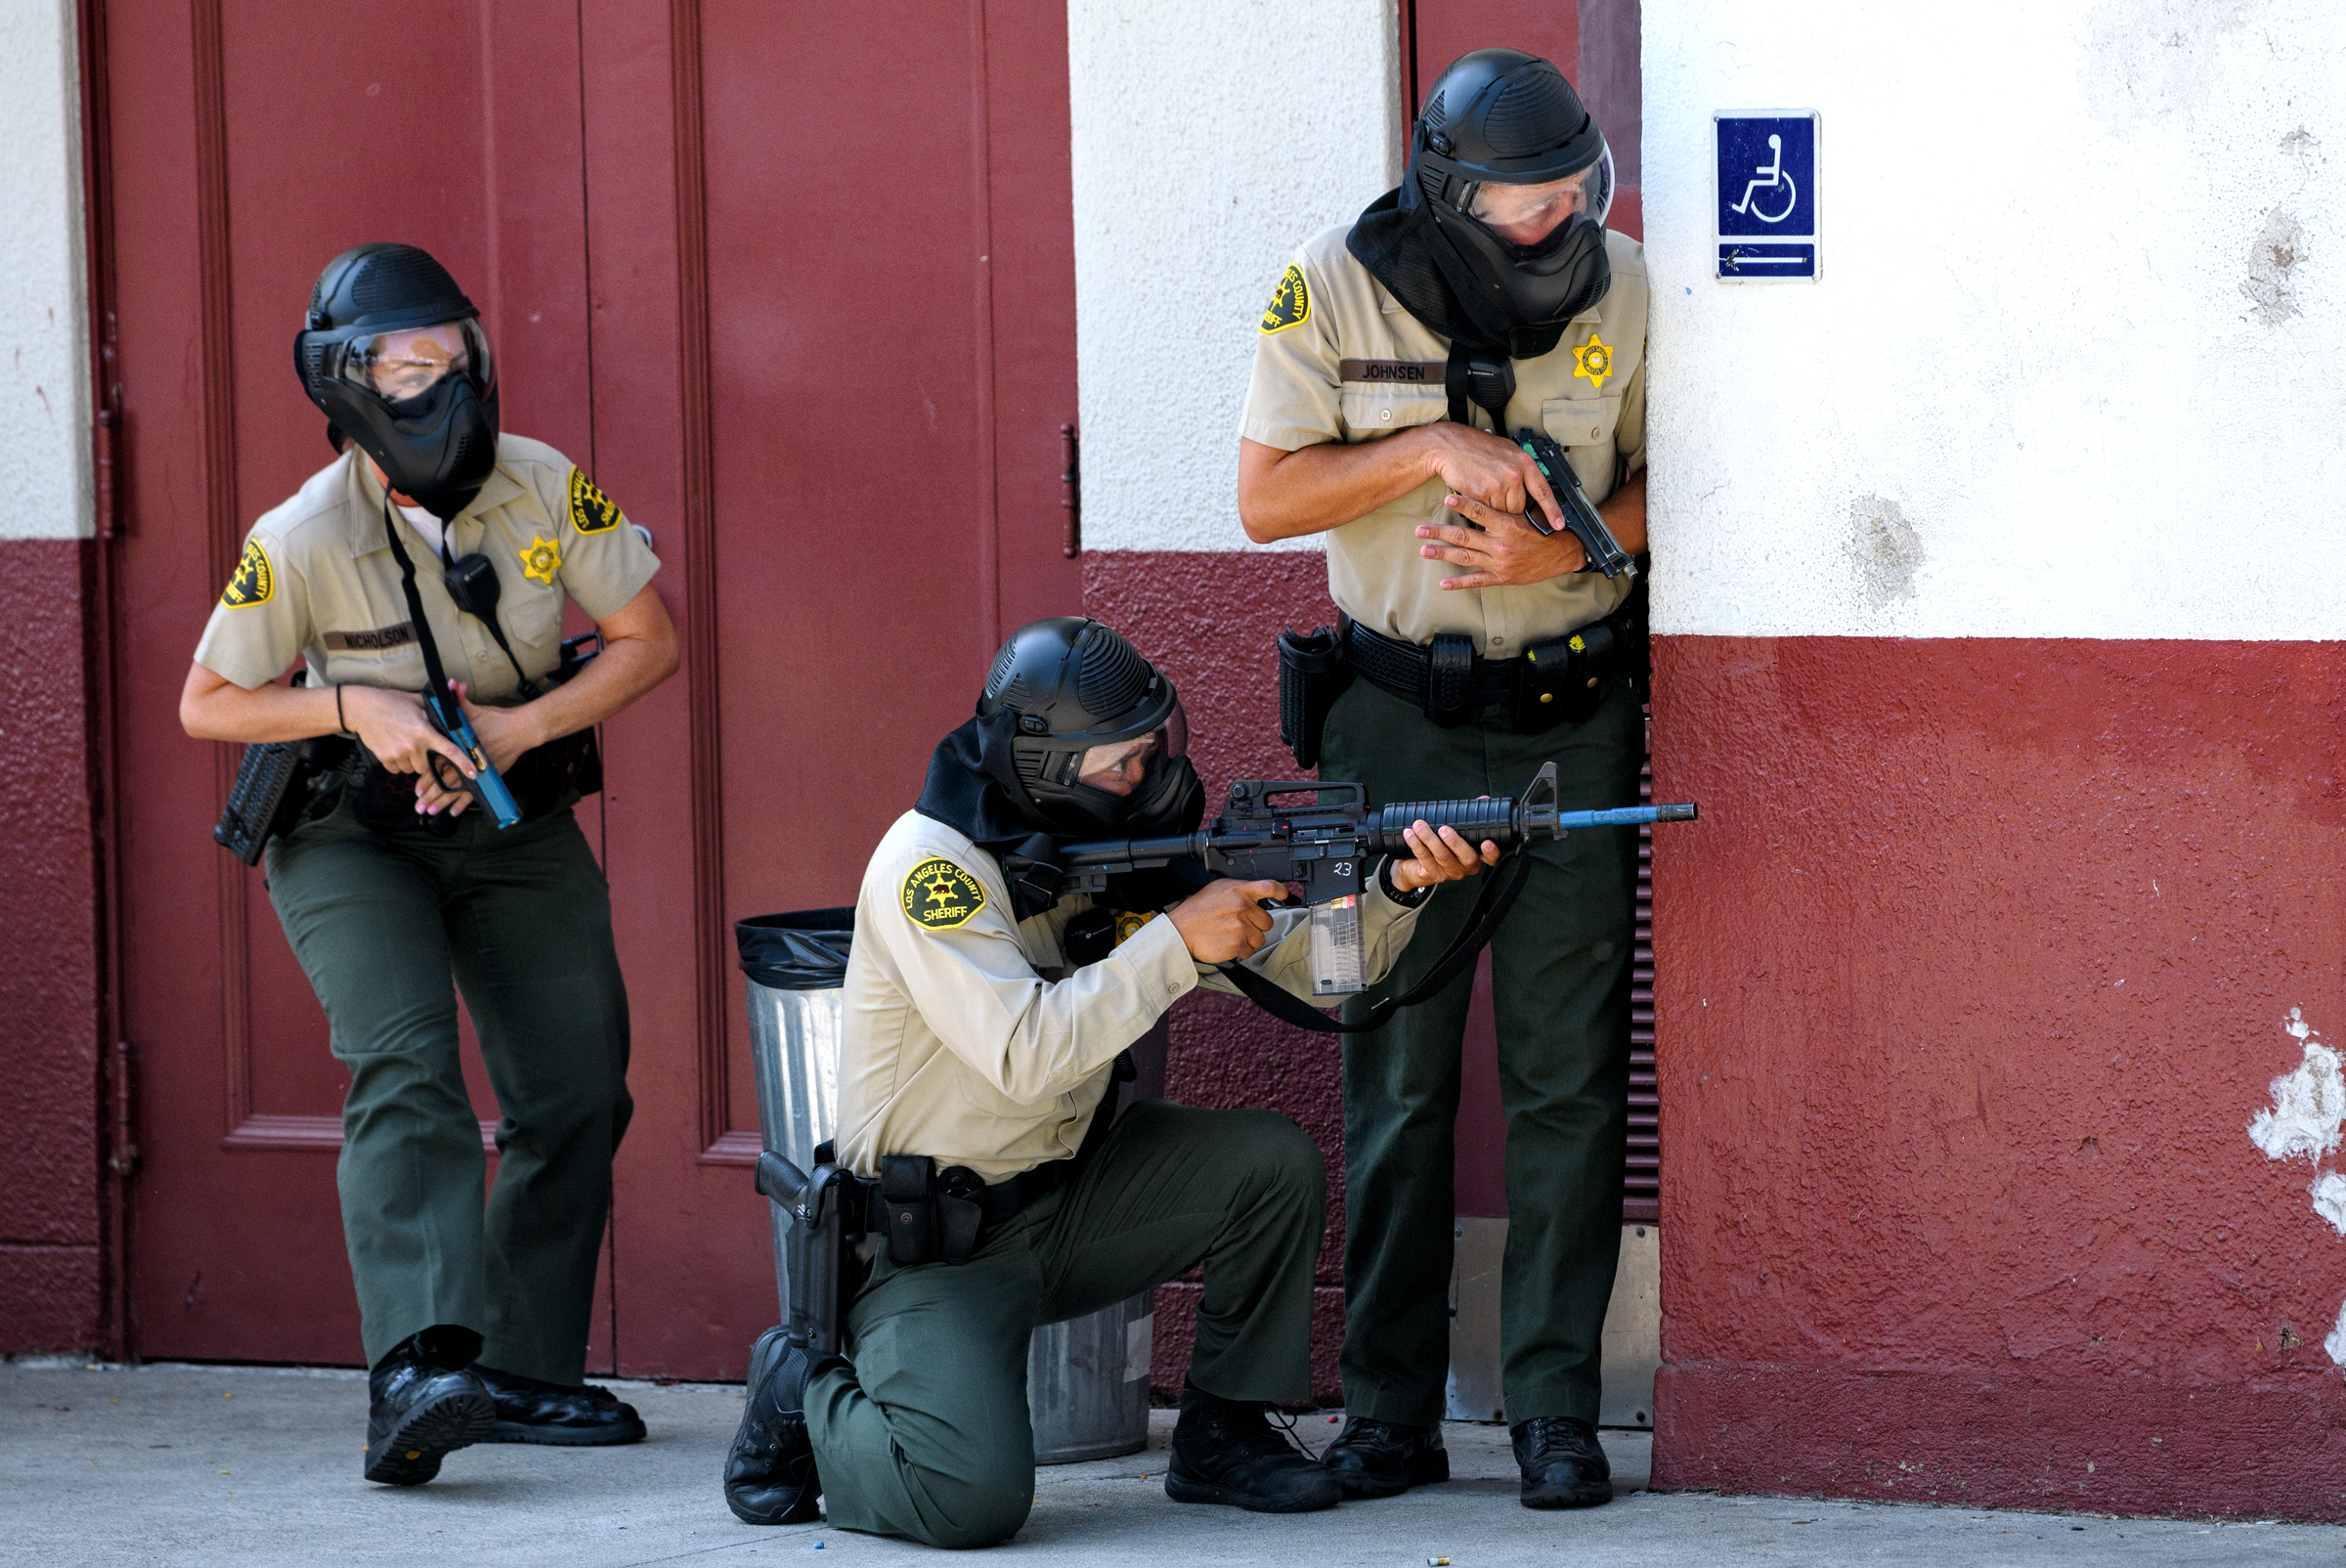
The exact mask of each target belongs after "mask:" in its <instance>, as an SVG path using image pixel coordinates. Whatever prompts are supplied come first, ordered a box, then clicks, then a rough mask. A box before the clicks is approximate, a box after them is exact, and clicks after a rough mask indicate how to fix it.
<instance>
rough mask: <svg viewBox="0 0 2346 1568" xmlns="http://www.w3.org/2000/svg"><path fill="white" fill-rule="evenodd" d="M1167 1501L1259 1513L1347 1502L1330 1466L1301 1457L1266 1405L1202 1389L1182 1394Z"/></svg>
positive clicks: (1167, 1480)
mask: <svg viewBox="0 0 2346 1568" xmlns="http://www.w3.org/2000/svg"><path fill="white" fill-rule="evenodd" d="M1165 1496H1166V1497H1169V1498H1171V1499H1172V1500H1173V1501H1174V1502H1176V1503H1227V1504H1229V1505H1230V1506H1232V1507H1234V1508H1248V1509H1251V1510H1253V1511H1254V1512H1256V1513H1309V1512H1310V1511H1312V1510H1313V1509H1314V1508H1332V1507H1334V1506H1335V1505H1336V1503H1337V1502H1338V1500H1340V1499H1341V1498H1342V1497H1343V1496H1344V1493H1343V1490H1342V1489H1341V1488H1340V1487H1338V1486H1337V1485H1336V1478H1335V1477H1334V1476H1333V1475H1330V1474H1329V1473H1328V1471H1327V1467H1326V1466H1325V1465H1324V1464H1322V1463H1321V1462H1320V1461H1319V1460H1317V1459H1313V1458H1312V1457H1311V1456H1310V1455H1308V1454H1299V1453H1297V1452H1296V1450H1295V1448H1294V1445H1293V1444H1292V1443H1290V1442H1289V1441H1288V1439H1287V1435H1286V1434H1285V1433H1284V1432H1282V1431H1281V1430H1280V1429H1279V1428H1278V1427H1276V1426H1274V1425H1272V1424H1271V1417H1270V1414H1269V1407H1268V1406H1266V1405H1264V1404H1263V1403H1262V1402H1261V1401H1259V1400H1234V1399H1223V1398H1220V1397H1219V1396H1217V1395H1213V1394H1209V1393H1207V1392H1206V1391H1205V1390H1204V1389H1202V1388H1199V1387H1198V1386H1197V1385H1196V1384H1195V1383H1190V1384H1187V1385H1185V1386H1184V1387H1183V1389H1182V1391H1181V1418H1180V1419H1179V1420H1177V1421H1175V1422H1174V1423H1173V1462H1172V1464H1171V1465H1170V1467H1168V1468H1167V1469H1166V1471H1165Z"/></svg>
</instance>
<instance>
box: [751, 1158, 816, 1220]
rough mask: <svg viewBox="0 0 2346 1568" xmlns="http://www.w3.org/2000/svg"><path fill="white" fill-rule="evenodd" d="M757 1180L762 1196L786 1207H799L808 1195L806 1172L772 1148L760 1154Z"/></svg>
mask: <svg viewBox="0 0 2346 1568" xmlns="http://www.w3.org/2000/svg"><path fill="white" fill-rule="evenodd" d="M756 1180H757V1183H758V1192H759V1194H760V1196H761V1197H764V1198H771V1199H773V1200H774V1201H775V1202H777V1203H779V1204H781V1205H782V1206H783V1207H784V1208H788V1209H795V1208H797V1207H798V1206H799V1200H800V1199H801V1198H804V1197H805V1196H806V1173H805V1172H804V1171H803V1170H801V1169H799V1167H798V1166H796V1165H794V1164H792V1163H791V1162H790V1161H789V1160H787V1159H784V1158H783V1157H782V1156H781V1155H780V1154H775V1153H774V1152H773V1151H772V1150H770V1149H769V1150H767V1151H766V1152H765V1153H763V1154H760V1155H759V1156H758V1170H757V1176H756Z"/></svg>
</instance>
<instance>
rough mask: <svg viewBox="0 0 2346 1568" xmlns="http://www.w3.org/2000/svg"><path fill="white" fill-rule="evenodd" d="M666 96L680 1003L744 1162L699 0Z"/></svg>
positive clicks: (713, 1139) (703, 1106)
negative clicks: (687, 938) (671, 125)
mask: <svg viewBox="0 0 2346 1568" xmlns="http://www.w3.org/2000/svg"><path fill="white" fill-rule="evenodd" d="M669 47H670V69H671V70H672V71H673V91H672V94H671V97H672V100H673V105H674V112H675V135H676V314H677V320H676V337H677V342H678V345H679V349H680V353H679V360H680V367H679V369H680V371H681V374H680V377H679V379H680V380H681V382H682V385H681V386H680V387H679V388H678V390H679V392H680V393H681V398H680V400H679V403H678V412H679V413H680V414H682V420H683V427H684V428H683V434H684V440H683V450H682V452H681V453H680V454H678V456H679V457H680V459H681V461H680V463H679V465H678V466H679V468H680V470H681V472H682V475H683V505H684V515H683V518H682V522H683V527H684V629H683V632H682V642H683V650H682V651H683V664H684V685H685V703H686V723H687V729H688V734H689V737H690V750H691V756H690V759H689V762H688V763H687V766H688V769H689V775H690V776H689V779H688V788H689V792H690V795H691V800H692V967H693V975H692V1001H693V1009H692V1011H693V1037H694V1038H693V1043H694V1054H695V1056H696V1058H697V1060H698V1066H699V1084H698V1087H699V1090H700V1094H699V1101H700V1123H701V1124H700V1141H701V1151H702V1153H701V1158H702V1159H703V1160H706V1161H712V1162H715V1163H718V1164H747V1163H751V1162H754V1161H755V1160H756V1159H757V1157H758V1150H757V1140H756V1137H755V1135H754V1134H753V1135H752V1137H751V1139H750V1148H749V1150H748V1152H747V1153H746V1154H744V1153H743V1152H742V1151H741V1150H740V1149H739V1148H738V1147H736V1146H737V1145H738V1144H739V1143H740V1140H739V1139H738V1138H728V1137H727V1134H729V1133H731V1132H732V1131H733V1129H732V1128H731V1127H730V1126H729V1125H727V1123H728V1122H729V1121H730V1119H731V1117H730V1111H729V1110H728V1107H729V1104H730V1089H731V1084H730V1082H729V1079H730V1077H731V1066H730V1064H729V1062H728V1061H727V1058H726V1050H725V1043H726V1030H725V997H726V985H725V965H726V960H727V954H726V951H725V914H724V912H725V857H724V813H723V811H722V809H721V807H722V806H723V782H722V779H723V773H722V768H721V762H722V758H723V751H722V741H721V733H720V729H719V723H718V719H719V706H718V700H717V503H716V496H717V454H716V447H715V443H714V438H713V435H712V431H711V418H710V398H711V396H712V390H711V376H710V364H709V358H710V356H709V183H708V130H707V122H706V120H705V119H704V117H703V115H702V110H701V7H700V0H673V5H672V6H671V7H670V9H669Z"/></svg>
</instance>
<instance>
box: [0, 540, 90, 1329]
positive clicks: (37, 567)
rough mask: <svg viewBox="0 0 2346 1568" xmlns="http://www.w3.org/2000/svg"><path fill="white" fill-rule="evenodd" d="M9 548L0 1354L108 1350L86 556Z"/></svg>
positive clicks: (5, 583) (4, 599)
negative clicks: (104, 1345)
mask: <svg viewBox="0 0 2346 1568" xmlns="http://www.w3.org/2000/svg"><path fill="white" fill-rule="evenodd" d="M93 547H94V546H92V545H90V544H83V543H80V542H77V541H73V540H20V541H11V542H8V543H5V544H0V626H5V627H7V628H8V629H9V641H8V645H7V647H6V650H5V655H4V656H0V769H4V770H5V775H6V777H7V778H8V781H9V787H8V789H7V791H6V792H5V793H4V794H0V844H5V845H7V846H8V852H7V853H6V854H5V855H0V910H4V911H6V916H5V922H6V933H7V936H6V942H7V948H8V957H7V959H6V961H5V962H0V1018H5V1019H6V1020H7V1021H8V1033H7V1039H8V1044H7V1048H6V1051H5V1053H4V1054H0V1126H4V1127H6V1129H7V1134H6V1136H5V1137H0V1193H5V1194H6V1195H7V1199H6V1201H4V1202H0V1354H17V1353H22V1352H26V1351H62V1350H88V1349H93V1348H96V1347H97V1346H98V1345H99V1343H100V1340H101V1333H102V1327H103V1326H102V1321H101V1317H102V1312H101V1303H102V1300H103V1297H102V1294H101V1287H100V1270H99V1251H100V1245H101V1240H102V1239H101V1232H100V1214H99V1147H98V1141H99V1132H100V1129H99V1116H98V1094H99V1090H98V1051H99V1009H100V963H99V941H98V898H97V885H98V884H97V872H98V868H97V856H96V848H95V839H94V837H93V832H92V822H93V815H92V809H91V779H90V748H89V736H88V722H89V719H88V715H89V682H88V677H87V672H86V668H85V665H84V655H83V650H84V646H85V638H84V635H83V629H84V626H85V624H86V620H87V604H88V585H89V576H88V567H89V562H88V553H89V551H90V550H91V549H92V548H93Z"/></svg>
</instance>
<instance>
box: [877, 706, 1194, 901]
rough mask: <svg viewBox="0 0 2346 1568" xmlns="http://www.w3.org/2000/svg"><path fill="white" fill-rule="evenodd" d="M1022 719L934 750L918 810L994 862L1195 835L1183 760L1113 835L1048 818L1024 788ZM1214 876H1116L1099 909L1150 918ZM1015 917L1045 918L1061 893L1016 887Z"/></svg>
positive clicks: (1097, 826)
mask: <svg viewBox="0 0 2346 1568" xmlns="http://www.w3.org/2000/svg"><path fill="white" fill-rule="evenodd" d="M1017 723H1018V715H1017V714H1015V713H1013V712H1011V711H1009V710H1007V709H1005V710H1002V711H1000V712H997V713H995V714H994V715H992V716H991V717H990V718H986V719H970V720H969V721H968V722H966V723H964V724H963V725H962V726H961V727H960V728H958V729H956V730H954V731H953V732H952V733H951V734H949V735H947V736H946V737H945V738H944V739H943V740H941V741H938V742H937V744H936V750H935V751H934V753H932V754H931V756H930V758H929V777H928V781H927V783H926V784H924V785H923V787H922V789H921V798H920V800H919V801H918V802H916V803H915V804H914V806H913V809H914V810H916V811H918V812H920V814H921V815H923V816H925V817H929V818H931V819H932V820H934V821H937V822H942V823H944V824H945V825H946V826H947V827H951V828H955V829H958V830H959V831H960V832H961V833H963V834H964V835H966V836H967V837H968V838H969V840H970V841H971V842H972V843H974V844H976V845H977V847H978V848H979V849H983V850H985V851H986V852H987V853H988V854H991V855H993V856H994V857H995V858H996V859H1005V858H1008V857H1011V856H1014V855H1020V854H1023V855H1024V856H1026V857H1028V858H1038V857H1039V858H1047V855H1048V851H1049V849H1050V848H1051V841H1054V840H1057V841H1060V842H1062V843H1064V842H1068V841H1072V840H1077V839H1096V838H1109V837H1115V838H1152V837H1156V836H1159V835H1164V834H1175V833H1194V832H1195V831H1196V829H1197V824H1198V823H1200V822H1202V821H1203V820H1204V819H1205V786H1204V784H1203V783H1202V782H1201V781H1200V780H1199V779H1198V777H1197V770H1196V769H1195V767H1194V766H1192V765H1191V763H1190V760H1189V759H1188V758H1187V757H1182V758H1177V759H1175V761H1174V762H1172V763H1171V764H1170V765H1168V766H1166V767H1164V768H1162V769H1160V770H1159V771H1158V772H1156V773H1154V774H1152V775H1151V778H1150V780H1149V782H1148V783H1147V784H1145V785H1144V786H1143V791H1142V793H1141V794H1140V795H1138V796H1136V797H1135V798H1134V799H1133V800H1132V802H1131V809H1130V811H1129V812H1128V813H1127V814H1126V815H1125V816H1124V817H1123V818H1122V819H1121V820H1119V821H1118V822H1117V823H1115V824H1114V826H1113V827H1112V829H1111V828H1109V827H1107V826H1103V825H1102V824H1101V823H1100V822H1098V821H1096V820H1093V819H1091V817H1090V815H1089V813H1063V812H1059V811H1048V810H1045V809H1044V808H1043V807H1041V806H1037V805H1036V804H1035V803H1034V801H1033V800H1032V798H1031V797H1029V796H1028V795H1027V793H1026V791H1025V789H1024V787H1023V786H1022V785H1021V783H1020V782H1019V775H1018V766H1017V763H1016V762H1015V761H1014V753H1013V738H1014V737H1015V736H1016V735H1017V733H1018V730H1017ZM1211 877H1212V873H1210V872H1207V871H1205V870H1204V868H1203V867H1202V865H1200V864H1198V863H1197V862H1195V861H1192V862H1186V863H1185V862H1176V863H1175V864H1173V865H1170V866H1167V867H1164V868H1162V869H1161V870H1156V871H1139V872H1128V873H1125V874H1124V875H1122V876H1118V877H1111V878H1110V879H1108V880H1109V887H1108V895H1107V896H1106V897H1104V898H1102V899H1101V902H1102V903H1104V904H1106V905H1107V906H1108V907H1109V908H1111V909H1132V910H1142V911H1154V910H1158V909H1162V908H1163V907H1164V906H1165V905H1166V904H1169V903H1171V902H1173V901H1174V900H1175V899H1177V898H1183V897H1186V896H1188V895H1189V894H1190V893H1195V892H1196V891H1197V889H1198V888H1199V887H1202V886H1203V885H1204V883H1205V882H1206V881H1209V880H1211ZM1013 893H1014V897H1015V901H1016V903H1017V914H1018V918H1019V919H1021V920H1024V919H1026V918H1027V917H1029V916H1031V915H1035V914H1039V913H1041V912H1042V911H1043V910H1044V909H1048V908H1049V907H1050V906H1051V904H1052V903H1053V902H1055V901H1056V899H1057V892H1056V887H1055V886H1053V885H1051V884H1050V883H1049V880H1048V879H1046V881H1045V883H1044V884H1042V885H1037V884H1034V883H1030V882H1029V883H1019V884H1014V888H1013Z"/></svg>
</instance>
